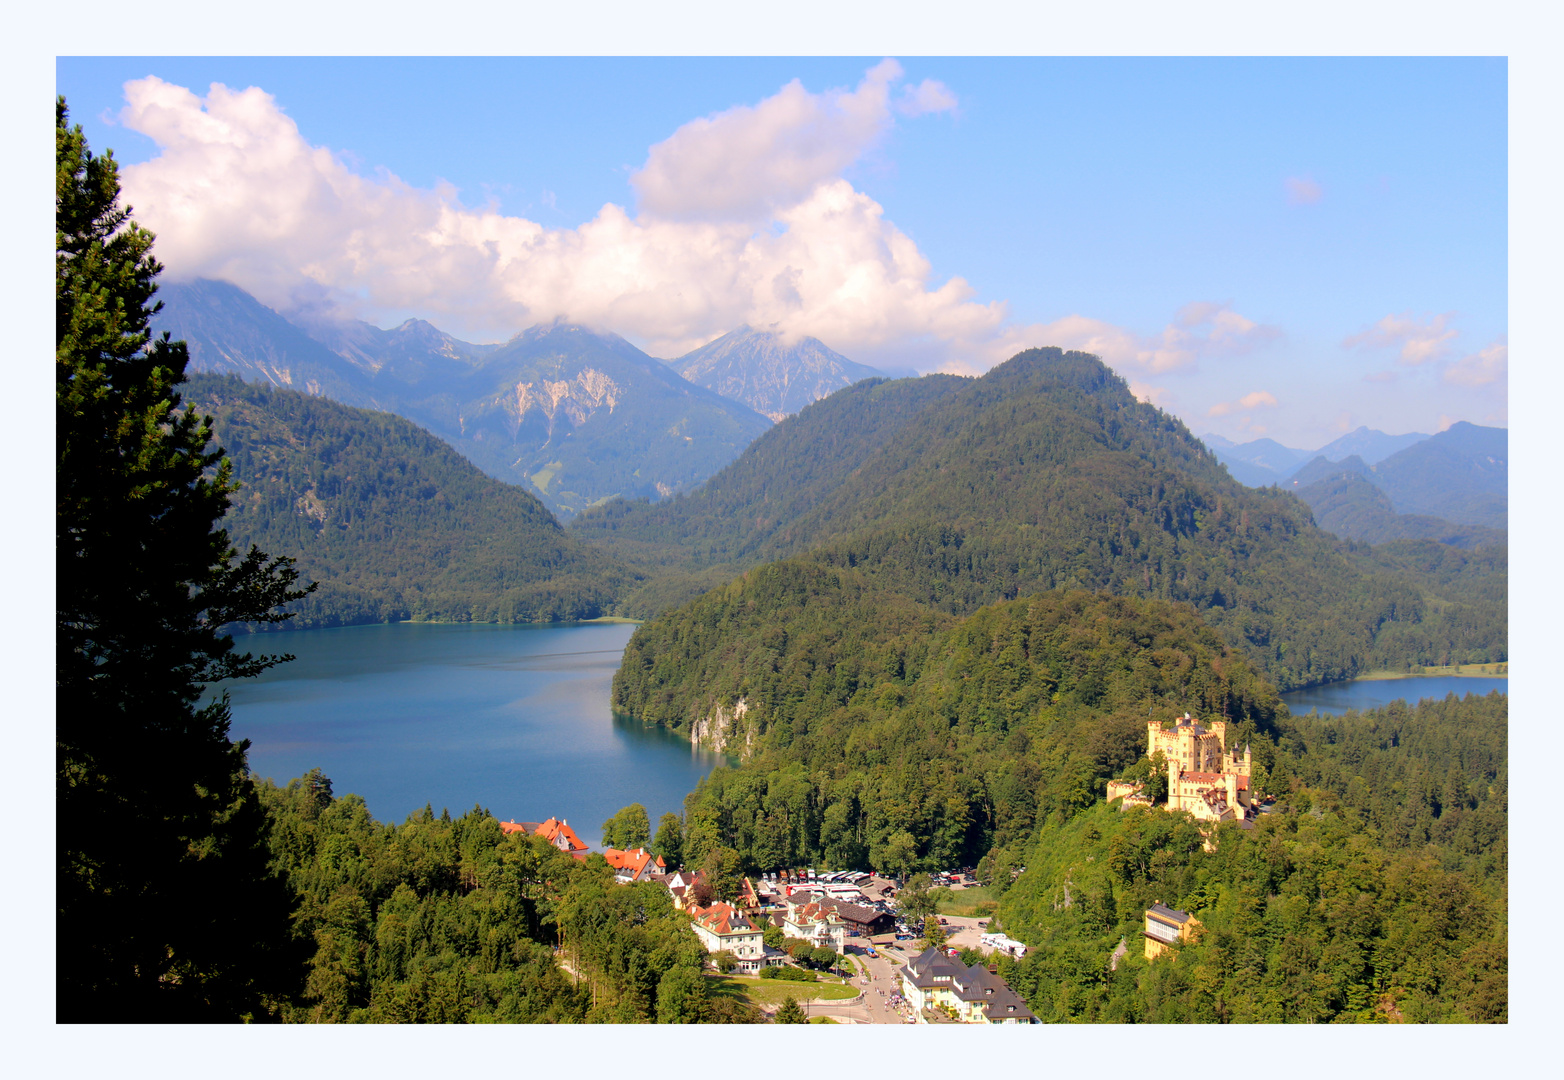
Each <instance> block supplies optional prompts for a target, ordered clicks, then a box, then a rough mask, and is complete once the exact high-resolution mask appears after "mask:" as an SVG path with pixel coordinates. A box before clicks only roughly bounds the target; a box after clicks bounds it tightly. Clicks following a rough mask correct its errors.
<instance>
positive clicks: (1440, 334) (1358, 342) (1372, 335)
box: [1341, 312, 1459, 367]
mask: <svg viewBox="0 0 1564 1080" xmlns="http://www.w3.org/2000/svg"><path fill="white" fill-rule="evenodd" d="M1452 315H1453V313H1452V312H1445V313H1444V314H1443V315H1435V316H1434V317H1433V318H1431V319H1429V320H1427V321H1426V322H1418V321H1417V320H1416V319H1414V318H1412V317H1411V316H1410V315H1408V314H1405V313H1403V314H1400V315H1386V316H1385V317H1384V318H1383V319H1381V320H1379V322H1377V323H1375V324H1374V325H1373V326H1372V327H1370V328H1369V329H1367V330H1365V331H1363V332H1362V333H1360V334H1353V335H1352V336H1351V337H1349V338H1347V339H1345V340H1344V341H1342V343H1341V345H1342V348H1344V349H1354V348H1371V349H1392V348H1395V349H1399V350H1400V354H1399V360H1400V362H1401V363H1403V364H1406V365H1407V366H1409V367H1417V366H1418V365H1420V364H1426V363H1428V362H1429V361H1430V360H1441V359H1443V358H1444V357H1445V356H1446V355H1448V354H1449V352H1450V341H1451V340H1452V339H1453V338H1455V336H1456V335H1457V333H1458V332H1459V331H1457V330H1455V329H1454V328H1453V327H1451V326H1450V325H1449V322H1450V318H1451V316H1452Z"/></svg>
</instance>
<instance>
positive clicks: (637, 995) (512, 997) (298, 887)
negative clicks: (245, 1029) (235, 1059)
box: [260, 770, 759, 1023]
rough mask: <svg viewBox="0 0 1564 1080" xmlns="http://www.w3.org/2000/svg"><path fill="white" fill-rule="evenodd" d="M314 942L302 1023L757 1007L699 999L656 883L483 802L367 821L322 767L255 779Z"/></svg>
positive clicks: (525, 1018) (617, 1018) (696, 956)
mask: <svg viewBox="0 0 1564 1080" xmlns="http://www.w3.org/2000/svg"><path fill="white" fill-rule="evenodd" d="M260 792H261V798H262V801H263V802H264V803H265V805H266V809H267V813H268V815H269V817H270V819H271V821H272V823H273V825H272V853H273V856H274V858H275V862H276V865H277V867H278V868H279V869H280V870H281V871H282V872H284V873H285V874H286V876H287V880H288V882H289V885H290V887H291V888H292V891H293V894H294V898H295V904H296V910H295V913H294V919H293V934H294V937H295V939H296V940H297V941H298V942H300V943H301V944H302V945H304V946H305V947H306V949H307V950H308V951H307V953H306V955H310V953H312V954H313V955H310V959H309V962H308V964H307V965H306V966H305V967H304V968H303V970H302V971H301V975H300V978H301V982H302V986H301V987H300V990H301V993H300V995H299V997H300V1000H299V1002H298V1003H297V1004H294V1005H292V1006H290V1007H289V1008H288V1010H287V1012H286V1015H285V1018H286V1019H288V1020H291V1021H298V1022H309V1023H344V1022H346V1023H649V1022H655V1021H660V1022H664V1023H699V1022H755V1021H756V1020H758V1019H759V1018H758V1016H755V1015H753V1014H752V1012H749V1011H746V1010H745V1009H743V1008H741V1007H738V1006H735V1005H733V1004H732V1003H725V1002H717V1001H712V1000H710V997H709V995H708V993H707V990H706V986H705V979H704V978H703V977H702V974H701V972H702V967H703V965H704V963H705V959H706V952H705V949H704V948H703V947H702V946H701V943H700V941H699V940H698V939H697V938H696V937H695V933H694V931H692V930H691V929H690V923H689V919H688V918H687V917H685V916H684V915H683V914H681V913H680V912H678V911H676V910H674V908H673V905H672V903H671V901H670V899H669V896H668V892H667V890H666V889H664V888H663V887H662V886H661V885H655V884H649V883H642V884H637V885H628V886H625V885H616V884H615V883H614V880H613V873H612V871H610V870H609V869H608V866H607V864H606V863H605V862H604V861H603V860H602V858H601V857H594V858H593V859H590V860H588V861H587V862H580V861H578V860H576V859H573V858H571V857H570V856H568V855H565V854H564V853H563V852H560V851H559V850H558V849H556V848H554V847H553V846H551V845H550V844H549V843H547V842H546V841H544V840H542V839H540V838H538V837H533V836H525V835H523V834H521V833H512V834H510V835H506V834H505V833H504V832H503V830H501V828H500V823H499V822H498V821H497V820H496V819H495V818H494V817H493V816H491V815H490V814H489V813H488V812H487V811H486V810H484V809H483V808H481V807H474V808H473V809H472V810H471V811H469V812H468V813H466V814H463V815H462V816H461V817H459V818H455V819H453V818H452V817H451V816H450V814H449V813H443V814H441V815H439V816H438V817H437V816H436V815H435V814H434V812H433V810H432V809H431V808H428V807H426V808H425V809H424V810H422V811H420V812H419V813H416V814H412V815H410V816H409V817H408V819H407V821H405V822H404V823H402V824H401V825H400V826H391V825H386V824H382V823H379V822H376V821H375V820H374V819H373V818H372V817H370V815H369V812H368V811H367V809H366V808H365V806H364V801H363V800H362V799H360V798H358V797H357V796H355V795H348V796H346V797H344V798H336V797H334V796H333V794H332V792H331V785H330V781H329V780H325V779H324V778H323V777H321V775H320V773H319V770H315V771H313V772H311V773H310V774H308V775H306V776H304V777H301V778H300V779H297V780H294V781H293V782H291V783H290V784H289V785H288V786H287V787H286V788H278V787H275V786H274V785H272V784H271V783H270V782H269V781H263V782H261V785H260Z"/></svg>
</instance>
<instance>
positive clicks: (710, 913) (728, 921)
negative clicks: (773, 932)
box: [690, 900, 759, 934]
mask: <svg viewBox="0 0 1564 1080" xmlns="http://www.w3.org/2000/svg"><path fill="white" fill-rule="evenodd" d="M690 918H691V919H692V920H693V921H695V922H697V923H699V924H700V925H701V926H703V927H705V928H706V929H707V930H710V931H711V932H712V933H714V934H754V933H758V932H759V928H758V927H756V926H755V924H754V923H752V922H750V921H749V919H748V918H747V917H746V916H745V915H744V913H743V912H741V911H738V910H736V909H735V908H733V907H732V906H731V905H728V904H724V903H722V902H721V901H720V900H719V901H717V902H715V903H713V904H712V905H711V906H710V907H703V908H691V909H690Z"/></svg>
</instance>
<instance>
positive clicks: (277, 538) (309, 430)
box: [185, 375, 630, 629]
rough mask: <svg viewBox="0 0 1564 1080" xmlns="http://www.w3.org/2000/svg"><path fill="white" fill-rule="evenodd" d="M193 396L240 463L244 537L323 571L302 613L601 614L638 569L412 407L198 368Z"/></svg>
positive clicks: (326, 620)
mask: <svg viewBox="0 0 1564 1080" xmlns="http://www.w3.org/2000/svg"><path fill="white" fill-rule="evenodd" d="M185 401H186V404H187V407H188V408H190V409H191V410H193V411H195V412H198V413H204V414H206V415H209V416H211V417H212V430H213V432H214V434H215V436H216V440H217V442H218V444H219V445H220V446H221V447H222V448H223V450H224V451H225V453H226V454H227V456H228V459H229V460H230V461H231V462H232V463H233V475H234V479H235V480H237V481H238V482H239V484H240V489H239V493H238V494H237V496H236V497H235V498H234V500H233V506H232V507H231V508H230V510H229V512H228V516H227V517H226V518H225V519H224V526H225V527H226V528H227V530H228V532H229V533H230V535H231V536H232V537H233V539H234V540H235V542H237V543H239V544H241V545H248V544H254V545H256V546H258V547H260V548H261V549H262V550H264V551H268V552H272V553H274V554H277V555H285V556H287V557H289V558H292V559H293V560H294V561H295V565H296V566H297V568H298V570H299V573H300V574H301V575H303V576H304V577H305V578H306V579H308V580H313V581H317V582H319V583H320V587H319V588H318V589H317V590H316V591H315V592H314V593H313V594H312V595H310V596H308V597H306V598H305V599H303V600H301V601H298V602H297V603H296V604H294V605H293V607H292V608H291V609H290V611H292V613H293V616H294V617H293V619H292V621H291V622H290V623H289V624H288V625H289V627H290V628H293V629H304V628H309V627H317V626H341V625H350V624H354V623H366V622H398V621H402V620H407V619H433V620H439V621H445V622H507V623H508V622H555V621H561V620H572V619H591V618H597V617H599V616H602V615H607V614H610V613H611V611H612V610H613V607H614V603H615V600H616V599H617V597H618V595H619V593H620V592H621V591H622V590H623V589H624V588H625V586H626V584H627V583H628V581H629V580H630V578H629V575H628V574H627V573H626V572H625V571H624V570H623V569H622V568H621V567H620V566H619V564H618V563H617V562H616V561H615V560H614V559H613V558H612V557H610V556H606V555H604V554H602V553H601V552H599V551H597V550H595V549H594V548H591V547H589V546H587V545H585V544H582V543H581V542H579V541H578V540H576V539H575V538H573V537H572V536H571V535H570V534H569V533H567V532H565V531H564V530H563V529H561V528H560V526H559V523H558V522H557V521H555V520H554V516H553V515H552V514H551V513H549V511H548V510H547V509H546V508H545V507H544V506H543V504H542V503H541V502H539V501H538V500H537V499H536V498H534V497H533V496H532V495H531V494H529V493H528V492H526V491H525V490H523V489H522V488H519V487H516V486H514V485H511V484H505V483H501V482H500V481H498V480H493V479H491V478H489V477H487V476H485V475H484V474H483V473H481V472H479V471H478V469H477V468H476V467H474V466H473V465H472V463H471V462H469V461H468V460H467V459H466V458H464V457H462V456H461V454H459V453H457V452H456V451H455V450H453V449H452V448H451V447H450V446H448V445H447V444H446V443H444V442H442V441H441V440H440V439H438V438H436V437H435V436H433V435H431V434H429V433H428V432H427V431H425V430H424V429H422V428H420V427H418V426H417V425H416V424H413V423H412V422H411V421H408V420H404V419H402V418H401V417H399V416H394V415H392V414H391V413H383V412H372V411H370V410H366V409H355V408H352V407H350V406H347V405H340V404H338V403H336V402H334V401H330V400H327V399H325V398H321V397H316V396H312V395H308V394H303V393H300V392H298V391H296V390H288V389H282V388H278V387H271V386H264V385H258V384H254V383H246V382H242V381H240V380H239V379H238V378H237V377H235V376H215V375H195V376H192V377H191V379H190V380H189V382H188V384H187V389H186V391H185Z"/></svg>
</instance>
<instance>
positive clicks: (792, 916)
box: [782, 893, 847, 952]
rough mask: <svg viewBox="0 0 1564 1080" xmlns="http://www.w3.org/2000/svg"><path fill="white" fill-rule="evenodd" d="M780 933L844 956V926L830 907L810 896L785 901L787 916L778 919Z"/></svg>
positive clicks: (795, 896)
mask: <svg viewBox="0 0 1564 1080" xmlns="http://www.w3.org/2000/svg"><path fill="white" fill-rule="evenodd" d="M782 932H783V933H785V934H786V935H787V936H788V937H791V938H801V939H802V940H804V941H808V942H812V943H813V944H814V947H815V948H817V949H819V948H822V947H823V948H827V949H832V950H834V951H836V952H844V951H845V950H846V949H847V923H846V922H845V921H843V919H842V917H841V916H840V915H838V914H837V913H836V906H835V904H832V903H822V902H821V901H820V899H819V897H818V896H816V895H815V894H814V893H797V894H795V895H793V896H790V897H788V900H787V914H786V915H784V916H783V917H782Z"/></svg>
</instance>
